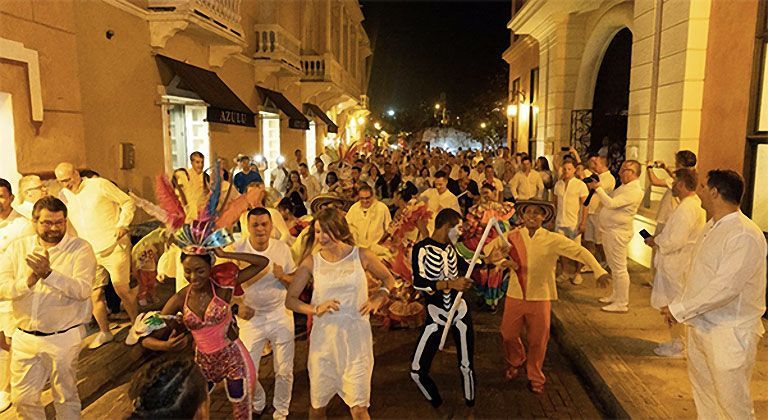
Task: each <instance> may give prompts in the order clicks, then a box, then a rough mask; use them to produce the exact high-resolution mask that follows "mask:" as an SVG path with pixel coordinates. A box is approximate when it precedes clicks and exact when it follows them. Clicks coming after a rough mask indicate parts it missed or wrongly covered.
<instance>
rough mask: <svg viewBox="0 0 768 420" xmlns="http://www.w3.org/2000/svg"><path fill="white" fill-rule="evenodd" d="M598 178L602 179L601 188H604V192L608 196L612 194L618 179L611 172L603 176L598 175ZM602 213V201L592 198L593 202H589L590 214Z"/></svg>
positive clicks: (604, 173)
mask: <svg viewBox="0 0 768 420" xmlns="http://www.w3.org/2000/svg"><path fill="white" fill-rule="evenodd" d="M597 177H598V178H600V182H599V184H600V186H601V187H602V188H603V191H605V192H607V193H608V194H611V193H612V192H613V190H614V189H615V188H616V178H614V177H613V175H612V174H611V171H605V172H603V173H601V174H598V175H597ZM599 211H600V199H598V198H597V197H595V196H594V195H593V196H592V200H590V202H589V211H588V213H589V214H597V212H599Z"/></svg>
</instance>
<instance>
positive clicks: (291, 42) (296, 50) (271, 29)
mask: <svg viewBox="0 0 768 420" xmlns="http://www.w3.org/2000/svg"><path fill="white" fill-rule="evenodd" d="M254 32H255V34H256V40H255V45H254V47H255V52H254V53H253V58H255V59H257V60H269V61H271V62H273V63H278V64H280V65H281V66H282V67H285V68H286V70H289V71H295V72H296V73H299V72H300V71H301V59H300V54H301V43H300V42H299V40H298V39H296V37H294V36H293V35H292V34H290V33H289V32H288V31H287V30H285V28H283V27H282V26H280V25H268V24H257V25H255V26H254Z"/></svg>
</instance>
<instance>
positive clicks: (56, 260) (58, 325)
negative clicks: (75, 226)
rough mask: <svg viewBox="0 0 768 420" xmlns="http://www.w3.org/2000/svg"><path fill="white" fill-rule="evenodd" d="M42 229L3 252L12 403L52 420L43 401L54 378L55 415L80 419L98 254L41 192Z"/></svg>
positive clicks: (38, 214)
mask: <svg viewBox="0 0 768 420" xmlns="http://www.w3.org/2000/svg"><path fill="white" fill-rule="evenodd" d="M32 218H33V222H34V225H35V233H36V234H35V235H29V236H25V237H22V238H20V239H18V240H16V241H14V242H13V243H11V244H10V246H9V247H8V249H7V250H6V252H5V254H3V255H2V257H0V300H11V301H12V305H13V314H14V318H15V321H16V324H17V327H18V328H17V329H16V331H15V332H14V334H13V353H12V355H11V382H12V383H13V384H14V385H13V388H12V390H11V401H12V402H13V405H14V407H16V414H17V416H18V417H19V418H22V419H42V418H45V406H44V405H43V403H42V401H41V400H40V398H41V394H42V392H43V388H44V387H45V385H46V383H47V382H49V381H50V384H51V389H52V390H53V395H54V402H53V405H54V408H55V410H56V418H59V419H73V418H79V417H80V398H79V397H78V395H77V361H78V355H79V354H80V345H81V342H82V341H83V335H84V333H85V329H84V327H83V324H85V323H87V322H88V321H90V319H91V302H90V300H89V297H90V295H91V281H92V279H93V277H94V275H95V273H96V256H95V255H94V253H93V249H92V248H91V246H90V245H89V244H88V242H86V241H85V240H83V239H80V238H76V237H73V236H71V235H67V234H66V231H67V207H66V206H65V205H64V203H63V202H62V201H61V200H59V199H57V198H55V197H44V198H41V199H40V200H39V201H38V202H37V203H35V206H34V208H33V210H32Z"/></svg>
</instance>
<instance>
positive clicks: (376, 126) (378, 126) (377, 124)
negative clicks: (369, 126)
mask: <svg viewBox="0 0 768 420" xmlns="http://www.w3.org/2000/svg"><path fill="white" fill-rule="evenodd" d="M373 128H375V129H377V130H381V123H380V122H378V121H376V122H375V123H373Z"/></svg>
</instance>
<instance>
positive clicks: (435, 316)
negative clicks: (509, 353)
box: [411, 238, 475, 407]
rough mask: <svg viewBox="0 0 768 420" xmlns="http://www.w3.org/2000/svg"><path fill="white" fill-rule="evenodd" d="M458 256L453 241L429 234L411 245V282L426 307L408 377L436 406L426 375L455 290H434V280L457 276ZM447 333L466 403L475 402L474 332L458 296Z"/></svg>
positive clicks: (438, 402) (431, 383)
mask: <svg viewBox="0 0 768 420" xmlns="http://www.w3.org/2000/svg"><path fill="white" fill-rule="evenodd" d="M459 260H461V262H462V263H464V262H465V261H464V260H463V259H461V258H459V257H458V254H457V252H456V249H455V248H454V247H453V245H450V244H443V243H440V242H437V241H435V240H434V239H432V238H426V239H424V240H422V241H421V242H419V243H417V244H416V246H415V247H414V248H413V254H412V262H413V285H414V288H416V290H420V291H421V292H422V293H423V295H424V301H425V304H426V308H427V314H426V320H425V323H424V328H423V329H422V332H421V337H420V338H419V342H418V345H417V346H416V351H415V352H414V355H413V362H412V363H411V377H412V378H413V380H414V381H415V382H416V385H417V386H418V387H419V389H420V390H421V392H422V393H424V396H425V397H426V398H427V400H428V401H429V402H430V403H431V404H432V405H433V406H434V407H439V406H440V405H441V404H442V402H443V400H442V398H441V397H440V393H439V392H438V391H437V386H436V385H435V382H434V381H433V380H432V378H431V377H430V376H429V369H430V367H431V366H432V360H433V359H434V358H435V354H437V351H438V348H439V346H440V338H441V336H442V334H443V328H445V322H446V320H447V317H448V312H449V311H450V309H451V306H453V303H454V300H455V299H456V294H457V293H458V292H457V291H456V290H450V291H438V290H437V289H436V288H435V285H436V282H438V281H446V280H449V279H452V278H456V277H458V276H459V267H458V265H459ZM451 333H452V335H453V339H454V341H455V343H456V356H457V358H458V364H459V370H460V371H461V380H462V386H463V391H464V400H465V402H466V404H467V406H469V407H472V406H473V405H474V404H475V373H474V370H473V358H474V345H475V334H474V330H473V328H472V319H471V317H470V314H469V307H468V305H467V303H466V301H464V299H462V300H461V303H460V304H459V307H458V310H457V311H456V315H455V316H454V318H453V321H452V324H451Z"/></svg>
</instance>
